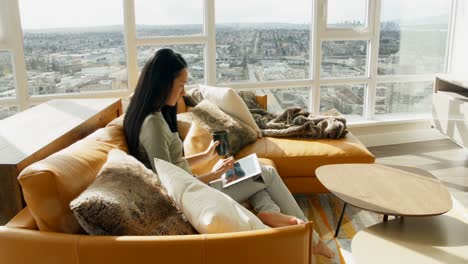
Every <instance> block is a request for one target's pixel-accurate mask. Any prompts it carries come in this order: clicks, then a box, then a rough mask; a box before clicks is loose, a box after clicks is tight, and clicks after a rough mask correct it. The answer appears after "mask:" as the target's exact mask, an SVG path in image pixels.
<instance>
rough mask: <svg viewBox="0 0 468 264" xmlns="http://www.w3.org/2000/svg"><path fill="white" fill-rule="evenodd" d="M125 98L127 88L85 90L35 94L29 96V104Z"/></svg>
mask: <svg viewBox="0 0 468 264" xmlns="http://www.w3.org/2000/svg"><path fill="white" fill-rule="evenodd" d="M119 97H120V98H127V97H128V91H127V90H118V91H96V92H85V93H78V94H52V95H37V96H34V97H31V99H30V103H31V104H34V105H36V104H40V103H44V102H47V101H49V100H52V99H95V98H119Z"/></svg>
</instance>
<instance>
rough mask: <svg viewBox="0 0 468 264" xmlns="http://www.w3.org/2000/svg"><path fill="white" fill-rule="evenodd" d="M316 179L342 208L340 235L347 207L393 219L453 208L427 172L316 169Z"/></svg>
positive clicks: (361, 166) (342, 167) (348, 167)
mask: <svg viewBox="0 0 468 264" xmlns="http://www.w3.org/2000/svg"><path fill="white" fill-rule="evenodd" d="M315 173H316V175H317V178H318V179H319V180H320V182H321V183H322V184H323V185H324V186H325V187H326V188H327V189H328V190H330V192H331V193H333V194H334V195H336V196H337V197H338V198H340V199H341V200H343V202H344V205H343V209H342V211H341V216H340V219H339V221H338V226H337V228H336V232H335V237H336V236H338V232H339V231H340V226H341V221H342V220H343V215H344V212H345V209H346V205H347V204H350V205H352V206H355V207H358V208H361V209H364V210H368V211H372V212H375V213H380V214H383V215H384V221H387V219H388V215H393V216H432V215H440V214H443V213H445V212H447V211H449V210H450V209H451V208H452V200H451V198H450V194H449V192H448V191H447V189H446V188H445V187H444V186H443V185H442V184H441V183H440V181H439V180H438V179H437V178H435V177H434V176H433V175H432V174H430V173H429V172H427V171H425V170H422V169H418V168H414V167H406V166H385V165H381V164H335V165H325V166H321V167H319V168H318V169H317V170H316V171H315Z"/></svg>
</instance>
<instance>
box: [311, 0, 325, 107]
mask: <svg viewBox="0 0 468 264" xmlns="http://www.w3.org/2000/svg"><path fill="white" fill-rule="evenodd" d="M313 5H314V6H313V10H312V11H313V12H312V17H313V18H314V21H313V24H312V29H313V38H311V45H312V50H313V57H312V58H313V60H312V61H313V68H312V70H313V74H312V78H313V82H312V88H311V89H312V93H311V96H310V107H311V109H310V112H311V113H312V114H313V115H318V114H319V113H320V66H321V63H322V36H323V35H324V31H325V26H326V24H327V6H326V0H315V1H314V3H313Z"/></svg>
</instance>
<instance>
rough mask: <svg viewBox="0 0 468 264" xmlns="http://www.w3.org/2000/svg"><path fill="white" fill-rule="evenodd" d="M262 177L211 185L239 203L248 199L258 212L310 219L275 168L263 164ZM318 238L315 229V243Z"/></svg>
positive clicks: (217, 181) (218, 182)
mask: <svg viewBox="0 0 468 264" xmlns="http://www.w3.org/2000/svg"><path fill="white" fill-rule="evenodd" d="M262 178H263V181H259V180H255V181H254V180H253V179H252V178H250V179H247V180H244V181H241V182H238V183H236V184H234V185H231V186H229V187H227V188H223V186H222V183H221V180H216V181H213V182H211V183H210V186H211V187H213V188H215V189H217V190H219V191H221V192H223V193H225V194H227V195H229V196H230V197H231V198H232V199H234V200H235V201H237V202H239V203H240V202H243V201H246V200H248V201H249V202H250V204H251V205H252V206H253V208H254V209H255V211H256V212H281V213H283V214H287V215H293V216H295V217H297V218H299V219H301V220H303V221H308V219H307V217H305V215H304V213H303V212H302V210H301V208H300V207H299V205H298V204H297V202H296V200H295V199H294V197H293V196H292V194H291V192H290V191H289V190H288V188H287V187H286V185H285V184H284V182H283V180H282V179H281V177H280V176H279V175H278V172H277V171H276V169H275V168H273V167H271V166H262ZM318 239H319V236H318V234H317V232H316V231H315V230H314V236H313V242H314V244H315V243H316V242H318Z"/></svg>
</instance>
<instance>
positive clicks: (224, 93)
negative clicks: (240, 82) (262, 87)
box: [200, 85, 262, 137]
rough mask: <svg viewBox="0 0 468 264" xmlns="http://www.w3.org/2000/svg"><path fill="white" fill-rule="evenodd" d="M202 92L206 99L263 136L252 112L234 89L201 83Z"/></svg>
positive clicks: (259, 135)
mask: <svg viewBox="0 0 468 264" xmlns="http://www.w3.org/2000/svg"><path fill="white" fill-rule="evenodd" d="M200 92H201V93H202V95H203V98H204V99H208V100H209V101H211V102H212V103H214V104H215V105H217V106H218V107H219V108H220V109H221V110H223V111H224V112H226V113H227V114H229V115H232V116H234V117H236V118H238V119H239V120H241V121H242V122H244V123H246V124H247V125H249V126H250V127H251V128H253V129H254V130H255V132H256V133H257V136H258V137H262V132H261V131H260V128H259V127H258V126H257V123H255V120H254V119H253V117H252V114H250V111H249V108H248V107H247V105H246V104H245V102H244V101H243V100H242V98H241V97H240V96H239V95H238V94H237V93H236V91H234V89H232V88H228V87H213V86H206V85H200Z"/></svg>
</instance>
